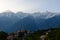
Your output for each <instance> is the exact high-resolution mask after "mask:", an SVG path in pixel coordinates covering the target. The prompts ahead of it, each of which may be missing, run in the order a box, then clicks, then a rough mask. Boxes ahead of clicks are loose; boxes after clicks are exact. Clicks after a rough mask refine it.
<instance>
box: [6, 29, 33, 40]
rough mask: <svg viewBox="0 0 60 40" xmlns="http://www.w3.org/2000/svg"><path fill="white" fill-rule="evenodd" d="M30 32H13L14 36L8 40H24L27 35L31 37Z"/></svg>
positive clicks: (9, 36) (11, 35)
mask: <svg viewBox="0 0 60 40" xmlns="http://www.w3.org/2000/svg"><path fill="white" fill-rule="evenodd" d="M30 33H32V32H30V31H26V30H18V31H16V32H13V33H12V34H10V35H8V36H7V40H24V39H25V37H26V36H27V35H29V34H30Z"/></svg>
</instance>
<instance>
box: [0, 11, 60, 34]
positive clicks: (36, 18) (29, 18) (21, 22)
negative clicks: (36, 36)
mask: <svg viewBox="0 0 60 40" xmlns="http://www.w3.org/2000/svg"><path fill="white" fill-rule="evenodd" d="M48 28H60V13H52V12H44V13H40V12H35V13H32V14H30V13H23V12H17V13H14V12H11V11H8V12H2V13H1V14H0V31H5V32H9V33H10V32H14V31H16V30H21V29H23V30H32V31H36V30H43V29H48Z"/></svg>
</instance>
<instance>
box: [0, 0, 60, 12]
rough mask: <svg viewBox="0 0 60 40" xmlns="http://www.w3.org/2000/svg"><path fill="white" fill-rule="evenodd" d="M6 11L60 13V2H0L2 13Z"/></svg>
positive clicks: (43, 0) (20, 0)
mask: <svg viewBox="0 0 60 40" xmlns="http://www.w3.org/2000/svg"><path fill="white" fill-rule="evenodd" d="M5 10H12V11H14V12H16V11H23V12H37V11H46V10H48V11H51V12H60V0H0V12H3V11H5Z"/></svg>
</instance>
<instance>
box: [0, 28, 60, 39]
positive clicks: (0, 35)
mask: <svg viewBox="0 0 60 40" xmlns="http://www.w3.org/2000/svg"><path fill="white" fill-rule="evenodd" d="M16 33H17V34H16ZM9 36H10V37H9ZM42 36H44V37H42ZM7 37H8V38H9V39H10V38H11V39H10V40H23V39H24V40H42V39H44V40H60V28H53V29H47V30H37V31H34V32H32V31H27V30H25V31H23V30H22V31H17V32H13V33H11V34H10V35H8V34H7V33H5V32H2V31H1V32H0V40H8V39H7Z"/></svg>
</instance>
